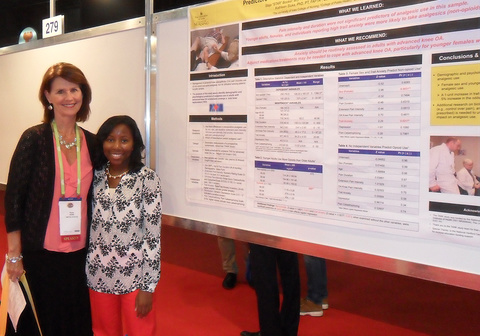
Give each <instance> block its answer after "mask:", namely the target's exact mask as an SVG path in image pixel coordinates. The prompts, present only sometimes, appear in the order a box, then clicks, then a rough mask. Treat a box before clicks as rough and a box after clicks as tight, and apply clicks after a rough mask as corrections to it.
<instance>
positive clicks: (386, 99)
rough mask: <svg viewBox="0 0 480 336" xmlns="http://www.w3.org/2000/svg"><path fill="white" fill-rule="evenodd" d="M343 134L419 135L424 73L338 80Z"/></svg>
mask: <svg viewBox="0 0 480 336" xmlns="http://www.w3.org/2000/svg"><path fill="white" fill-rule="evenodd" d="M338 110H339V111H338V112H339V113H338V115H339V120H338V125H339V133H340V134H356V135H363V136H419V135H420V116H421V72H403V73H394V74H372V75H358V76H357V75H350V76H342V77H339V78H338Z"/></svg>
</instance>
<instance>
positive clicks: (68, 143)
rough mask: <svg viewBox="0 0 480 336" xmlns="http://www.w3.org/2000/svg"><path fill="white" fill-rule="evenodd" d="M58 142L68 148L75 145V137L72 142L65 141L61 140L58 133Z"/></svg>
mask: <svg viewBox="0 0 480 336" xmlns="http://www.w3.org/2000/svg"><path fill="white" fill-rule="evenodd" d="M58 142H60V145H64V146H65V148H66V149H70V148H72V147H74V146H76V145H77V137H75V138H74V139H73V141H72V142H66V141H65V140H63V137H62V135H61V134H59V135H58Z"/></svg>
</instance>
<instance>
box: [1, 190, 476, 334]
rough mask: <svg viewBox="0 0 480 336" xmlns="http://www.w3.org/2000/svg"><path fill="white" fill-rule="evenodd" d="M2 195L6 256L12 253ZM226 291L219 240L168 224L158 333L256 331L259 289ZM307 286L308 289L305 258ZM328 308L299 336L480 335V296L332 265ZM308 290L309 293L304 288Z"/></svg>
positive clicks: (306, 320) (305, 322) (303, 324)
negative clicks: (5, 226)
mask: <svg viewBox="0 0 480 336" xmlns="http://www.w3.org/2000/svg"><path fill="white" fill-rule="evenodd" d="M3 194H4V193H3V192H1V191H0V204H1V205H2V206H1V208H0V209H1V210H0V253H2V254H5V252H6V237H5V229H4V209H3ZM243 250H244V244H243V243H240V242H239V243H238V244H237V253H238V255H239V256H240V258H239V267H240V274H239V284H238V285H237V287H236V288H235V289H233V290H230V291H227V290H224V289H223V288H222V286H221V282H222V280H223V272H222V270H221V261H220V254H219V252H218V247H217V240H216V237H214V236H211V235H208V234H204V233H198V232H194V231H189V230H184V229H179V228H174V227H169V226H164V227H163V230H162V276H161V279H160V283H159V285H158V287H157V292H156V294H155V305H156V307H157V311H156V314H157V316H158V335H161V336H203V335H205V336H207V335H209V336H229V335H232V336H238V335H239V333H240V331H242V330H251V331H255V330H258V320H257V311H256V301H255V293H254V291H253V290H252V289H251V288H250V287H249V286H248V285H247V284H246V282H245V276H244V274H245V264H244V262H243V260H241V259H242V258H241V256H242V254H243ZM300 264H301V275H302V284H303V285H305V283H306V278H305V271H304V269H303V260H302V258H300ZM327 268H328V281H329V293H330V295H329V303H330V307H331V308H330V309H328V310H326V311H325V315H324V316H323V317H302V318H301V319H300V329H299V333H298V335H299V336H323V335H325V336H327V335H328V336H364V335H365V336H367V335H368V336H425V335H432V336H457V335H458V336H479V335H480V319H479V318H478V317H479V315H480V314H479V308H480V292H476V291H472V290H467V289H463V288H458V287H452V286H447V285H442V284H438V283H433V282H429V281H424V280H419V279H414V278H409V277H404V276H399V275H395V274H390V273H386V272H381V271H375V270H371V269H366V268H362V267H357V266H353V265H348V264H344V263H339V262H334V261H327ZM303 291H305V288H303Z"/></svg>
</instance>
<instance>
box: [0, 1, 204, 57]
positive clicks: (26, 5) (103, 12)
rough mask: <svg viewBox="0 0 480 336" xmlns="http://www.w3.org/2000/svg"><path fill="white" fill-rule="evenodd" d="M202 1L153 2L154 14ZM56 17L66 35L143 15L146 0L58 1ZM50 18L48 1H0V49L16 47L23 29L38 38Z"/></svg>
mask: <svg viewBox="0 0 480 336" xmlns="http://www.w3.org/2000/svg"><path fill="white" fill-rule="evenodd" d="M202 2H206V1H205V0H203V1H202V0H154V8H153V12H154V13H157V12H162V11H165V10H170V9H175V8H180V7H185V6H188V5H193V4H198V3H202ZM55 6H56V15H64V16H65V27H64V28H65V33H69V32H72V31H76V30H82V29H86V28H91V27H95V26H101V25H104V24H108V23H113V22H118V21H122V20H127V19H131V18H136V17H141V16H144V15H145V0H57V1H56V5H55ZM49 16H50V1H49V0H0V23H1V28H0V48H1V47H5V46H9V45H14V44H17V43H18V38H19V36H20V33H21V32H22V30H23V29H24V28H27V27H31V28H33V29H34V30H35V31H36V32H37V36H38V37H39V38H40V37H41V35H42V20H43V19H46V18H48V17H49Z"/></svg>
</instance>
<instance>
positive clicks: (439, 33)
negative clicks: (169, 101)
mask: <svg viewBox="0 0 480 336" xmlns="http://www.w3.org/2000/svg"><path fill="white" fill-rule="evenodd" d="M189 23H190V36H189V44H188V46H186V49H187V47H188V50H189V52H190V64H186V65H185V66H188V67H189V68H190V71H189V78H188V83H189V85H188V90H189V92H188V93H189V96H188V97H189V102H188V110H187V113H188V127H187V135H186V136H187V139H188V141H187V144H188V145H187V147H188V148H187V152H186V153H185V154H186V156H187V165H188V167H187V176H186V179H187V192H186V198H187V201H189V202H193V203H198V204H204V205H208V206H212V207H228V208H231V209H236V210H239V211H248V212H252V213H262V214H267V215H272V216H281V217H284V218H292V219H297V220H301V221H308V222H311V223H319V224H320V223H321V224H326V225H335V226H344V227H349V228H354V229H359V230H369V231H376V232H382V233H389V234H393V235H406V236H410V237H419V238H426V239H433V240H444V241H449V242H453V243H457V244H464V245H472V246H480V177H479V176H480V4H479V3H478V0H465V1H459V0H436V1H425V0H424V1H422V0H402V1H400V0H396V1H372V2H367V1H317V0H304V1H295V0H243V1H242V0H234V1H222V2H214V3H211V4H208V5H203V6H196V7H191V8H189Z"/></svg>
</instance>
